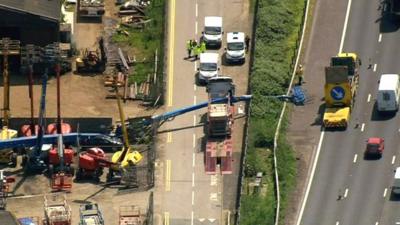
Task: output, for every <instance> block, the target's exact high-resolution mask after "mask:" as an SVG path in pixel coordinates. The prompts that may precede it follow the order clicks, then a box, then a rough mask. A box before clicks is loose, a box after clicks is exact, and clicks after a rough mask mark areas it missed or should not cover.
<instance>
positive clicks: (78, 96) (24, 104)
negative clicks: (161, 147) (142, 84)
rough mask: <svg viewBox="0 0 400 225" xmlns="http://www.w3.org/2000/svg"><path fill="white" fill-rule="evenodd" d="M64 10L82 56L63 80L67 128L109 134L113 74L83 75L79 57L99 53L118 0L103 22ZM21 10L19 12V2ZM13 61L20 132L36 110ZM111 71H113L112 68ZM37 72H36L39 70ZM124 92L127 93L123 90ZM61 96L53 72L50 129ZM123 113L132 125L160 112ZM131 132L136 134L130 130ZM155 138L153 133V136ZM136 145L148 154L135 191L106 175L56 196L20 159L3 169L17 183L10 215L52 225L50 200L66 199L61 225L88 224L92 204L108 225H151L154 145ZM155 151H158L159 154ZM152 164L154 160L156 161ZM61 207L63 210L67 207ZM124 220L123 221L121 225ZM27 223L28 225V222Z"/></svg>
mask: <svg viewBox="0 0 400 225" xmlns="http://www.w3.org/2000/svg"><path fill="white" fill-rule="evenodd" d="M99 2H100V1H99ZM7 4H8V1H0V5H1V9H4V10H7V6H6V5H7ZM51 4H52V3H49V7H54V6H53V5H54V4H53V5H51ZM55 5H59V3H55ZM59 6H60V7H62V8H61V13H62V14H64V15H63V18H64V21H65V23H67V24H68V23H69V24H70V28H71V29H70V32H71V33H70V39H71V43H72V44H71V46H73V47H74V48H76V51H77V53H76V54H75V55H72V57H71V58H69V59H68V60H69V62H71V67H72V68H71V69H70V70H69V71H65V72H64V73H62V74H61V76H60V83H61V85H60V107H61V116H62V120H63V123H64V122H65V123H69V124H70V125H71V127H72V131H73V132H76V131H77V129H79V132H101V133H103V132H107V131H108V130H109V129H110V126H111V125H112V124H113V123H115V122H116V121H120V120H121V119H120V114H119V109H118V104H117V100H116V98H115V94H114V93H113V88H112V87H110V86H108V87H107V85H105V82H106V75H110V74H113V73H110V72H106V73H103V74H102V73H100V72H97V71H96V72H91V71H90V72H89V73H78V72H77V71H78V70H77V66H76V64H75V60H76V58H77V57H82V56H81V54H79V52H81V53H82V52H84V51H85V50H86V49H89V50H97V51H98V48H99V39H100V37H102V36H104V29H105V28H104V27H105V25H104V24H105V23H106V22H107V21H109V20H116V18H117V16H116V15H115V12H117V11H118V8H117V7H118V6H116V5H115V1H111V0H106V1H104V8H105V14H104V15H101V17H100V18H97V17H96V18H85V17H80V16H79V15H77V10H78V7H79V5H75V4H74V5H69V6H68V7H65V6H61V5H59ZM13 7H14V6H13ZM16 7H19V5H18V3H17V5H16ZM21 9H22V8H21ZM30 13H32V14H35V13H36V12H35V10H33V12H28V14H30ZM39 13H41V12H39ZM39 13H38V14H39ZM21 29H23V28H21ZM43 32H46V31H43ZM114 32H115V29H114ZM5 35H6V34H3V33H2V36H5ZM12 35H13V34H11V36H10V37H9V38H10V39H12V40H15V41H19V42H20V45H21V49H22V48H24V45H25V43H31V42H33V43H35V40H30V39H29V37H28V36H26V37H23V38H25V39H22V36H21V35H20V37H21V40H17V39H18V38H16V36H15V35H14V36H12ZM51 42H52V40H49V41H48V42H47V43H51ZM37 43H38V45H40V44H41V43H39V42H37ZM3 52H4V50H3ZM21 54H22V53H21ZM14 61H15V59H14V58H12V56H9V71H8V72H9V86H10V88H9V90H10V92H9V93H10V96H9V109H10V111H9V112H10V114H9V115H10V117H9V128H12V129H15V130H19V127H20V125H22V124H26V123H29V120H30V119H29V118H30V112H31V107H30V104H29V102H30V95H29V80H28V78H27V77H28V76H27V74H24V73H23V72H21V71H20V70H18V68H16V66H15V64H14ZM3 62H4V61H2V65H3ZM107 67H108V69H109V68H111V67H112V66H107ZM33 68H34V70H35V66H34V67H33ZM1 71H4V68H2V69H1ZM33 72H34V74H33V77H32V78H33V79H32V82H33V85H32V87H33V91H32V93H33V103H34V109H33V110H34V111H33V112H34V117H35V120H37V117H38V114H37V113H38V111H39V108H40V107H39V102H41V97H42V94H41V93H42V78H43V77H42V75H43V74H40V72H36V71H33ZM85 72H86V71H85ZM0 83H1V88H0V92H1V93H3V91H4V82H3V79H2V82H0ZM121 90H123V87H122V88H121ZM56 93H57V79H56V75H55V74H51V73H49V76H48V80H47V95H46V100H45V102H46V109H45V116H46V118H45V124H49V123H52V122H55V121H56V117H57V94H56ZM113 95H114V97H113ZM4 99H5V98H3V97H1V98H0V104H1V105H4ZM121 102H122V101H121ZM122 108H123V111H124V113H125V116H126V117H125V118H126V119H128V120H130V118H136V117H142V116H148V115H151V114H153V113H154V112H156V110H157V108H153V109H151V108H150V109H149V107H145V106H143V102H142V101H130V100H128V101H124V103H122ZM130 132H135V131H133V130H132V129H131V130H130ZM146 135H147V134H146ZM151 135H152V134H151V133H150V136H151ZM136 136H139V135H136ZM133 142H135V143H133ZM152 142H153V141H152ZM131 144H133V145H134V148H135V149H137V150H139V151H141V153H142V155H144V158H143V160H142V162H141V163H140V164H139V165H138V168H137V172H136V176H138V178H137V179H138V181H137V183H136V185H135V186H134V187H126V186H124V185H113V184H112V183H111V184H110V183H107V181H106V180H107V178H106V176H107V175H106V173H104V174H103V175H102V176H101V177H100V182H95V181H92V180H90V179H83V180H79V181H77V180H76V179H75V178H74V179H73V180H70V181H66V182H69V183H71V184H72V188H70V189H66V190H62V191H61V192H54V189H52V187H51V181H52V179H51V177H49V176H48V175H47V173H46V171H45V172H44V173H43V174H29V176H27V175H26V171H25V170H24V168H23V167H22V166H21V163H22V161H23V157H22V156H18V158H17V163H16V167H15V168H10V167H8V166H7V165H4V164H3V165H1V168H2V169H4V176H6V177H13V178H14V179H15V181H14V182H12V183H10V184H7V185H8V197H7V205H6V209H7V211H9V212H12V213H13V215H14V216H15V217H16V218H17V219H20V220H19V222H20V223H21V224H29V223H28V222H29V221H30V222H32V221H35V222H37V224H49V225H50V224H53V223H51V222H49V221H50V220H49V218H48V214H49V213H50V212H49V213H46V207H45V197H46V198H47V201H50V200H52V199H53V198H57V199H58V201H59V202H58V203H56V204H63V203H62V202H63V197H64V196H65V198H66V204H67V205H66V206H65V212H64V214H65V216H66V217H65V219H66V221H67V222H66V223H57V224H77V223H78V221H83V220H84V219H82V218H81V217H82V215H83V214H84V213H82V212H81V210H80V207H82V206H83V205H87V204H92V203H93V204H94V203H96V204H97V205H98V208H99V209H100V214H101V215H102V217H103V219H104V221H105V222H106V223H105V224H110V225H113V224H115V225H117V224H118V225H119V224H138V225H139V224H148V223H149V221H148V219H146V218H147V217H149V215H150V214H149V213H152V212H151V211H149V207H151V206H152V204H153V203H152V201H153V200H152V194H150V192H147V191H146V190H147V189H149V188H151V187H152V186H154V178H153V180H151V181H149V182H153V183H151V184H149V183H148V182H147V181H148V176H149V169H148V168H147V167H148V166H149V164H151V165H150V166H152V167H153V166H154V161H150V160H149V159H148V156H149V155H148V153H147V152H148V151H149V148H150V145H149V144H150V143H146V144H141V145H136V144H137V143H136V141H134V140H132V143H131ZM73 149H74V150H75V151H76V152H79V151H80V149H79V147H73ZM150 150H151V151H154V149H150ZM106 155H107V157H108V158H111V157H112V155H113V154H112V153H109V152H108V153H106ZM152 160H154V158H153V159H152ZM74 162H75V164H77V162H78V155H77V154H75V156H74ZM75 164H74V165H73V167H74V168H75V169H76V167H78V165H75ZM153 173H154V168H153ZM153 176H154V174H153ZM68 179H70V178H68ZM64 191H67V192H64ZM60 199H61V200H60ZM27 206H29V207H27ZM57 207H59V206H57ZM60 207H61V206H60ZM68 207H70V209H71V212H68ZM48 208H49V209H50V208H51V207H50V206H48ZM61 208H64V206H62V207H61ZM92 211H93V210H92ZM50 214H51V213H50ZM122 214H123V215H122ZM67 217H68V218H69V219H68V218H67ZM89 217H90V218H89V219H88V221H89V220H90V221H92V219H93V218H92V216H89ZM132 218H133V219H132ZM31 220H32V221H31ZM96 220H97V219H96ZM119 220H121V222H120V223H119ZM24 221H25V222H26V223H23V222H24ZM68 221H69V222H68ZM71 221H72V222H71ZM85 221H86V220H85ZM104 221H103V222H102V223H101V221H97V222H96V223H90V224H104ZM129 221H131V223H128V222H129ZM132 221H134V222H132ZM2 222H3V221H2V220H1V219H0V224H2ZM46 222H47V223H46ZM7 223H8V222H7ZM34 224H36V223H34ZM54 224H56V223H54ZM85 224H86V223H85ZM10 225H11V224H10Z"/></svg>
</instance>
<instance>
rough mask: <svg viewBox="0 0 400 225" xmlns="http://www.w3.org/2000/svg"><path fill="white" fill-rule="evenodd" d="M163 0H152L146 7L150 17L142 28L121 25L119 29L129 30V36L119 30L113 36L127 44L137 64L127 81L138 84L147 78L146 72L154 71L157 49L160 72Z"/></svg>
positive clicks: (114, 38)
mask: <svg viewBox="0 0 400 225" xmlns="http://www.w3.org/2000/svg"><path fill="white" fill-rule="evenodd" d="M164 6H165V0H155V1H152V2H151V4H150V6H148V7H147V8H146V18H145V20H147V19H151V21H150V22H149V23H147V24H146V26H145V28H144V29H135V28H131V27H125V26H121V30H124V31H127V32H129V36H127V35H126V34H124V33H123V32H119V33H117V34H115V35H114V36H113V41H114V42H116V43H119V44H123V45H128V46H129V47H130V49H132V52H131V53H132V55H134V56H135V57H136V60H137V64H136V65H135V66H134V72H133V74H131V75H130V77H129V82H130V83H133V82H137V83H138V84H140V83H142V82H144V81H145V80H146V79H147V75H148V74H152V73H153V71H154V55H155V51H156V49H157V51H158V58H159V64H158V73H160V74H161V73H162V72H161V71H162V68H163V65H162V60H160V59H162V58H163V42H164V32H163V29H164V8H165V7H164Z"/></svg>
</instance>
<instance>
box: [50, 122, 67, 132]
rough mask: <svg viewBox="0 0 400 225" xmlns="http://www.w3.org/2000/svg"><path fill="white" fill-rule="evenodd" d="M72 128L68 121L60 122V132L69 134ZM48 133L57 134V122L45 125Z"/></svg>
mask: <svg viewBox="0 0 400 225" xmlns="http://www.w3.org/2000/svg"><path fill="white" fill-rule="evenodd" d="M71 131H72V128H71V125H69V124H68V123H63V122H61V134H69V133H71ZM47 133H48V134H57V123H51V124H49V125H48V126H47Z"/></svg>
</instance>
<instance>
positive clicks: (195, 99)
mask: <svg viewBox="0 0 400 225" xmlns="http://www.w3.org/2000/svg"><path fill="white" fill-rule="evenodd" d="M196 104H197V96H196V95H195V96H193V105H196Z"/></svg>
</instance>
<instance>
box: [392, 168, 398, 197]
mask: <svg viewBox="0 0 400 225" xmlns="http://www.w3.org/2000/svg"><path fill="white" fill-rule="evenodd" d="M392 192H393V194H395V195H400V167H397V168H396V170H395V173H394V182H393V186H392Z"/></svg>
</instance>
